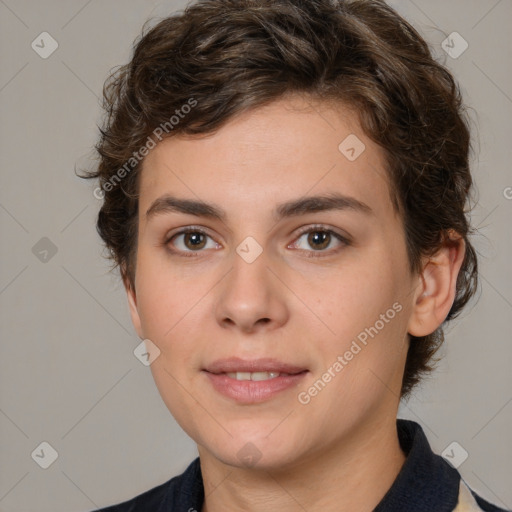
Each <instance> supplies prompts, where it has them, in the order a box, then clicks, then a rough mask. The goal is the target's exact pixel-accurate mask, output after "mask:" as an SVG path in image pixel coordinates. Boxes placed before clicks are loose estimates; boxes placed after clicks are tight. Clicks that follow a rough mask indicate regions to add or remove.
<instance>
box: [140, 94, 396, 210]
mask: <svg viewBox="0 0 512 512" xmlns="http://www.w3.org/2000/svg"><path fill="white" fill-rule="evenodd" d="M330 192H338V193H342V194H345V195H350V196H354V197H356V198H357V199H359V200H360V201H362V202H365V203H367V204H369V203H371V204H372V205H373V206H372V209H375V210H376V213H377V214H381V215H384V214H385V213H386V211H387V210H389V209H390V208H391V209H392V206H391V202H390V198H389V184H388V178H387V174H386V172H385V159H384V154H383V151H382V149H381V148H380V147H379V146H377V145H376V144H375V143H373V142H372V141H371V140H370V139H369V138H368V137H367V136H366V135H365V134H364V133H363V132H362V130H361V127H360V125H359V122H358V117H357V113H356V112H355V111H353V110H351V109H349V108H347V107H345V106H344V105H342V104H340V103H337V104H336V103H332V102H329V103H328V102H322V101H318V100H312V99H308V98H305V97H298V96H292V97H287V98H285V99H280V100H276V101H274V102H273V103H271V104H269V105H266V106H263V107H259V108H256V109H253V110H249V111H246V112H243V113H242V114H240V115H238V116H236V117H234V118H232V119H231V120H229V121H228V122H227V123H225V124H224V125H223V126H222V127H221V128H220V129H218V130H217V131H216V132H214V133H211V134H206V135H194V136H183V135H177V136H172V137H169V138H167V139H164V140H163V141H162V142H160V143H158V144H157V145H156V147H155V148H154V149H153V150H151V151H150V153H149V154H148V155H147V156H146V158H145V160H144V162H143V166H142V173H141V178H140V211H141V212H146V210H147V209H148V208H149V207H150V205H151V203H152V202H153V201H154V200H155V199H156V198H157V197H159V196H161V195H162V194H165V193H168V194H172V195H173V196H179V197H183V198H190V199H195V200H198V199H200V200H207V201H209V202H214V203H216V204H219V205H223V206H224V209H226V210H228V209H229V207H231V208H232V209H233V210H236V212H234V213H237V214H238V215H244V214H247V215H248V214H249V212H250V213H251V214H254V213H255V212H261V213H263V211H267V210H269V209H271V208H272V207H273V206H274V205H275V204H277V203H282V202H283V200H286V199H288V198H290V199H291V198H297V197H301V196H306V195H317V194H321V193H330Z"/></svg>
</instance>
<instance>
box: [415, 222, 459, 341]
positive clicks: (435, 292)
mask: <svg viewBox="0 0 512 512" xmlns="http://www.w3.org/2000/svg"><path fill="white" fill-rule="evenodd" d="M465 252H466V244H465V242H464V240H463V239H462V238H461V237H460V235H458V234H457V233H455V232H453V231H452V232H451V234H450V235H449V237H448V239H445V242H444V244H443V247H442V248H441V249H440V250H439V251H438V252H437V253H436V254H435V255H434V256H431V257H430V258H428V259H427V262H426V263H425V265H424V266H423V270H422V272H421V275H420V284H419V285H418V288H417V290H416V294H415V298H414V304H413V310H412V314H411V318H410V319H409V325H408V332H409V334H411V335H413V336H416V337H421V336H427V335H428V334H431V333H433V332H434V331H435V330H436V329H437V328H438V327H439V326H440V325H441V324H442V323H443V322H444V320H445V319H446V317H447V316H448V313H449V312H450V309H451V307H452V305H453V302H454V300H455V292H456V284H457V276H458V274H459V270H460V268H461V266H462V262H463V261H464V255H465Z"/></svg>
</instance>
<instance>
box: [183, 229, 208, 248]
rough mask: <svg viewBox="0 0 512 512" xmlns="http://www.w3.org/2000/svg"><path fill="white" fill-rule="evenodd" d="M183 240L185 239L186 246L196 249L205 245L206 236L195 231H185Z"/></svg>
mask: <svg viewBox="0 0 512 512" xmlns="http://www.w3.org/2000/svg"><path fill="white" fill-rule="evenodd" d="M183 241H184V244H185V247H187V248H188V249H191V250H193V251H195V250H197V249H202V248H203V247H204V246H205V244H206V237H205V235H204V234H203V233H199V232H198V231H194V232H191V233H184V234H183Z"/></svg>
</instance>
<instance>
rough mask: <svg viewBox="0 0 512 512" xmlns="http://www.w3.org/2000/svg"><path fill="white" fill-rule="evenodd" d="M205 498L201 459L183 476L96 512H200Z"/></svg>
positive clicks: (173, 478)
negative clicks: (189, 511)
mask: <svg viewBox="0 0 512 512" xmlns="http://www.w3.org/2000/svg"><path fill="white" fill-rule="evenodd" d="M203 497H204V490H203V485H202V478H201V469H200V463H199V457H198V458H196V459H195V460H193V461H192V462H191V463H190V465H189V466H188V467H187V469H186V470H185V471H184V472H183V473H182V474H181V475H177V476H174V477H172V478H171V479H169V480H168V481H167V482H164V483H163V484H160V485H158V486H156V487H153V488H152V489H150V490H148V491H145V492H144V493H142V494H139V495H137V496H135V497H134V498H132V499H130V500H128V501H123V502H122V503H118V504H116V505H111V506H108V507H105V508H101V509H96V510H95V512H146V511H147V512H149V511H151V512H164V511H167V510H176V511H181V510H185V511H188V510H190V509H191V510H194V509H195V508H197V510H200V508H201V505H202V501H203Z"/></svg>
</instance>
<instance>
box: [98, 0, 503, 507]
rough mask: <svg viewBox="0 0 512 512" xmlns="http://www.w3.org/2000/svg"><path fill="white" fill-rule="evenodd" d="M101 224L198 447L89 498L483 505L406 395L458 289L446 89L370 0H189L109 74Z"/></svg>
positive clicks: (136, 503) (457, 186) (139, 324)
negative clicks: (143, 488) (154, 472)
mask: <svg viewBox="0 0 512 512" xmlns="http://www.w3.org/2000/svg"><path fill="white" fill-rule="evenodd" d="M105 99H106V108H107V112H108V116H107V119H106V122H105V126H104V127H103V128H102V132H101V139H100V141H99V143H98V146H97V148H98V151H99V155H100V157H101V160H100V163H99V167H98V169H97V171H96V172H94V173H92V174H91V175H90V176H91V177H95V178H99V185H98V188H97V189H96V191H95V194H96V195H97V196H98V197H101V198H103V205H102V207H101V211H100V213H99V218H98V230H99V232H100V234H101V236H102V238H103V240H104V241H105V243H106V245H107V247H108V248H109V249H110V251H111V255H112V258H113V260H114V262H115V263H116V264H117V265H119V268H120V271H121V275H122V279H123V282H124V284H125V287H126V291H127V294H128V299H129V306H130V312H131V317H132V320H133V324H134V326H135V328H136V331H137V333H138V334H139V336H140V338H141V339H142V340H144V342H145V347H146V357H147V358H148V360H149V362H150V363H151V371H152V374H153V377H154V379H155V383H156V385H157V387H158V390H159V392H160V395H161V397H162V399H163V400H164V402H165V404H166V405H167V407H168V409H169V411H170V412H171V414H172V415H173V416H174V417H175V419H176V421H177V422H178V423H179V424H180V426H181V427H182V428H183V430H184V431H185V432H186V433H187V434H188V435H189V436H190V437H191V438H192V439H193V440H194V441H195V442H196V443H197V447H198V452H199V457H198V458H197V459H196V460H194V461H193V462H192V463H191V464H190V466H189V467H188V469H187V470H186V471H185V472H184V473H183V474H182V475H180V476H177V477H175V478H172V479H171V480H169V481H168V482H166V483H164V484H162V485H160V486H158V487H155V488H154V489H151V490H149V491H148V492H146V493H144V494H142V495H140V496H138V497H135V498H133V499H132V500H130V501H128V502H125V503H123V504H119V505H117V506H113V507H109V508H106V509H103V510H105V511H126V512H127V511H133V512H135V511H146V510H147V511H149V510H151V511H155V512H156V511H160V512H163V511H173V512H174V511H188V512H192V511H196V512H200V511H201V512H220V511H222V512H225V511H230V512H235V511H244V512H248V511H249V512H252V511H254V512H266V511H269V510H279V511H280V512H288V511H301V510H304V511H306V510H307V511H319V510H321V511H323V512H330V511H337V512H340V511H354V510H356V511H371V510H376V511H379V512H384V511H395V512H396V511H402V510H403V511H414V512H422V511H425V512H427V511H429V512H433V511H435V512H443V511H447V512H448V511H454V510H455V511H457V512H461V511H480V510H486V511H494V510H500V509H499V508H497V507H495V506H493V505H492V504H489V503H488V502H486V501H485V500H484V499H482V498H481V497H480V496H478V495H477V494H476V493H475V492H473V491H472V490H471V489H470V488H469V487H468V486H467V485H466V484H465V483H464V481H463V480H462V479H461V477H460V474H459V473H458V472H457V470H456V469H454V468H453V467H452V466H451V465H450V464H449V463H448V462H446V461H445V460H444V459H443V458H441V457H440V456H439V455H435V454H434V453H433V452H432V450H431V449H430V447H429V444H428V442H427V439H426V437H425V435H424V433H423V431H422V429H421V427H420V425H418V424H417V423H414V422H412V421H406V420H397V409H398V405H399V402H400V399H401V398H403V397H406V396H407V395H408V394H409V393H410V392H411V390H412V389H413V387H414V386H415V385H416V384H417V383H418V381H419V379H420V377H421V376H422V375H423V374H425V373H426V372H428V371H429V369H430V362H431V359H432V355H433V354H434V352H435V350H436V349H437V348H438V347H439V345H440V343H441V342H442V341H443V331H442V326H443V323H444V322H446V321H447V320H450V319H451V318H453V317H455V316H456V315H457V314H458V313H459V312H460V311H461V310H462V308H463V307H464V305H465V304H466V303H467V302H468V300H469V299H470V298H471V297H472V295H473V293H474V291H475V287H476V282H477V260H476V255H475V251H474V249H473V247H472V246H471V243H470V242H469V239H468V237H469V235H470V232H471V228H470V226H469V224H468V220H467V218H466V214H465V206H466V202H467V199H468V194H469V193H470V190H471V187H472V179H471V174H470V169H469V166H468V153H469V150H470V134H469V130H468V124H467V121H466V118H465V115H464V107H463V104H462V102H461V97H460V93H459V89H458V87H457V85H456V84H455V82H454V79H453V77H452V76H451V75H450V73H449V72H448V71H447V70H446V69H445V68H444V67H443V66H441V65H440V64H438V63H436V62H435V60H434V59H433V58H432V56H431V54H430V52H429V50H428V47H427V45H426V43H425V42H424V41H423V39H422V38H421V37H420V36H419V34H418V33H417V32H416V31H415V30H414V29H413V28H412V27H411V26H410V25H409V24H408V23H407V22H406V21H405V20H404V19H402V18H401V17H400V16H399V15H398V14H397V13H396V12H395V11H394V10H392V9H391V8H390V7H388V6H387V5H386V4H385V3H384V2H382V1H378V0H356V1H328V0H308V1H299V0H277V1H266V0H203V1H200V2H196V3H193V4H191V5H190V6H189V7H188V8H187V9H186V10H185V11H184V12H183V13H181V14H176V15H172V16H170V17H168V18H166V19H164V20H163V21H161V22H160V23H159V24H158V25H156V26H155V27H153V28H152V29H151V30H149V31H148V32H147V33H146V34H144V35H143V37H141V39H140V40H139V41H138V43H137V45H136V47H135V51H134V53H133V57H132V59H131V61H130V62H129V63H128V64H127V65H126V66H124V67H122V68H121V69H120V70H118V71H117V72H116V73H115V74H114V75H113V76H112V77H111V79H110V80H109V81H108V83H107V86H106V89H105Z"/></svg>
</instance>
